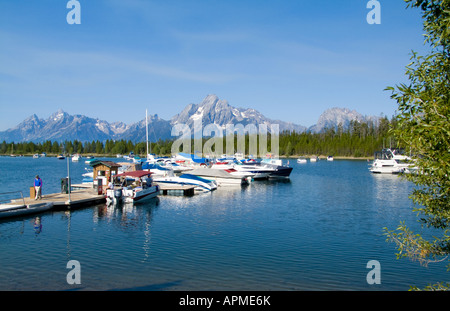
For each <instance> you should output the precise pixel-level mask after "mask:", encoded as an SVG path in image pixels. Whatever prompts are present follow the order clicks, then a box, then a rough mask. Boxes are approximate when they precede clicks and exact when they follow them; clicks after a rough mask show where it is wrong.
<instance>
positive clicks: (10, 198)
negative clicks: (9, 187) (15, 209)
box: [0, 191, 25, 206]
mask: <svg viewBox="0 0 450 311" xmlns="http://www.w3.org/2000/svg"><path fill="white" fill-rule="evenodd" d="M5 205H25V198H24V197H23V192H22V191H10V192H0V206H5Z"/></svg>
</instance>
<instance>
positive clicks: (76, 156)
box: [72, 153, 82, 162]
mask: <svg viewBox="0 0 450 311" xmlns="http://www.w3.org/2000/svg"><path fill="white" fill-rule="evenodd" d="M81 158H82V157H81V154H78V153H77V154H74V155H73V156H72V162H78V161H80V159H81Z"/></svg>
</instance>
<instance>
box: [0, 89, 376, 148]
mask: <svg viewBox="0 0 450 311" xmlns="http://www.w3.org/2000/svg"><path fill="white" fill-rule="evenodd" d="M200 118H201V119H202V122H203V126H205V125H206V124H210V123H214V124H217V125H218V126H220V127H222V128H225V126H226V124H235V125H236V124H242V125H243V126H246V125H248V124H255V125H259V124H266V125H267V127H268V129H270V125H272V124H278V125H279V130H280V132H281V131H284V130H287V131H296V132H304V131H312V132H320V131H322V130H323V129H324V128H330V127H336V126H337V125H338V124H341V125H342V126H343V127H344V128H346V127H347V126H348V125H349V123H350V121H351V120H357V121H364V120H368V119H372V120H374V119H376V117H366V116H363V115H361V114H360V113H358V112H356V111H354V110H353V111H350V110H349V109H346V108H331V109H328V110H326V111H325V112H324V113H323V114H322V115H321V116H320V117H319V120H318V122H317V123H316V124H315V125H313V126H311V127H309V128H307V127H305V126H302V125H299V124H294V123H289V122H284V121H280V120H272V119H269V118H267V117H265V116H264V115H262V114H261V113H260V112H258V111H257V110H255V109H252V108H248V109H244V108H236V107H233V106H231V105H230V104H229V103H228V102H227V101H226V100H220V99H219V98H218V97H217V96H216V95H208V96H206V98H205V99H204V100H203V101H202V102H201V103H199V104H189V105H187V106H186V107H185V108H184V109H183V111H181V112H180V113H179V114H176V115H175V116H173V117H172V118H171V119H170V120H164V119H161V118H159V117H158V115H157V114H154V115H149V116H148V129H149V139H150V140H153V141H155V140H158V139H162V140H165V139H169V138H176V137H172V136H171V130H172V127H173V126H174V125H176V124H187V125H188V126H189V127H190V128H191V129H193V125H194V122H195V121H196V120H199V119H200ZM145 125H146V120H145V119H143V120H141V121H139V122H136V123H133V124H130V125H128V124H125V123H123V122H113V123H109V122H107V121H104V120H99V119H95V118H90V117H87V116H84V115H70V114H68V113H67V112H64V111H63V110H61V109H60V110H58V111H57V112H55V113H53V114H52V115H51V116H50V117H49V118H47V119H45V120H44V119H40V118H39V117H38V116H37V115H36V114H33V115H32V116H30V117H28V118H27V119H25V120H24V121H22V122H21V123H20V124H19V125H17V126H16V127H14V128H11V129H8V130H6V131H2V132H0V141H6V142H13V141H14V142H23V141H32V142H42V141H46V140H50V141H65V140H69V141H74V140H78V141H82V142H84V141H93V140H99V141H105V140H108V139H112V140H121V139H124V140H131V141H133V142H139V141H145V140H146V130H145Z"/></svg>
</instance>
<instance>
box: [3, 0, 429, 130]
mask: <svg viewBox="0 0 450 311" xmlns="http://www.w3.org/2000/svg"><path fill="white" fill-rule="evenodd" d="M67 2H68V1H66V0H35V1H30V0H2V1H1V2H0V107H1V112H0V130H5V129H7V128H11V127H13V126H15V125H17V124H18V123H19V122H21V121H22V120H24V119H25V118H27V117H28V116H30V115H32V114H33V113H35V114H37V115H38V117H40V118H44V119H46V118H48V117H49V116H50V114H52V113H53V112H55V111H57V110H58V109H63V110H64V111H66V112H68V113H70V114H84V115H87V116H90V117H96V118H100V119H103V120H106V121H109V122H114V121H123V122H125V123H133V122H137V121H139V120H142V119H143V118H145V109H148V111H149V113H150V114H154V113H157V114H158V115H159V116H160V117H161V118H163V119H170V118H171V117H172V116H173V115H175V114H176V113H178V112H180V111H181V110H182V109H183V108H184V107H185V106H186V105H188V104H190V103H200V102H201V101H202V100H203V99H204V98H205V97H206V96H207V95H208V94H216V95H217V96H218V97H219V98H220V99H225V100H227V101H228V102H229V103H230V104H231V105H233V106H236V107H243V108H254V109H257V110H259V111H260V112H261V113H263V114H264V115H266V116H267V117H269V118H272V119H280V120H283V121H289V122H294V123H297V124H301V125H305V126H311V125H313V124H314V123H316V121H317V119H318V118H319V116H320V114H321V113H322V112H323V111H324V110H326V109H327V108H331V107H346V108H350V109H355V110H357V111H358V112H360V113H362V114H365V115H380V114H384V115H388V116H392V115H393V114H394V112H395V110H396V103H395V102H394V101H392V100H391V99H390V97H389V96H390V93H389V92H387V91H384V88H385V87H386V86H392V85H396V84H398V83H400V82H404V81H405V76H404V72H405V66H406V65H407V64H408V63H409V58H410V52H411V50H415V51H418V52H424V51H426V47H424V45H423V36H422V34H423V30H422V20H421V17H420V12H418V10H417V9H406V4H405V3H404V1H403V0H380V1H379V2H380V3H381V24H379V25H369V24H368V23H367V22H366V15H367V14H368V13H369V11H370V9H367V8H366V4H367V2H368V1H366V0H345V1H335V0H321V1H306V0H297V1H272V0H259V1H253V0H239V1H234V0H227V1H224V0H220V1H219V0H195V1H194V0H182V1H176V0H157V1H151V0H126V1H125V0H79V2H80V4H81V24H80V25H69V24H68V23H67V21H66V15H67V14H68V13H69V11H70V10H69V9H67V8H66V4H67Z"/></svg>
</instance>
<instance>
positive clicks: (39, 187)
mask: <svg viewBox="0 0 450 311" xmlns="http://www.w3.org/2000/svg"><path fill="white" fill-rule="evenodd" d="M34 189H35V190H36V196H35V197H34V199H35V200H37V199H42V179H40V178H39V175H36V178H35V179H34Z"/></svg>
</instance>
